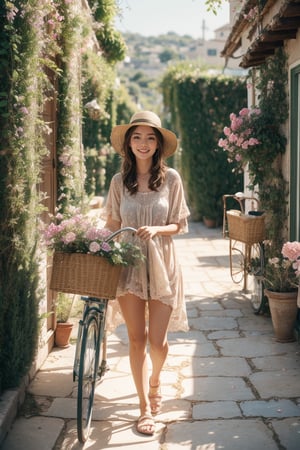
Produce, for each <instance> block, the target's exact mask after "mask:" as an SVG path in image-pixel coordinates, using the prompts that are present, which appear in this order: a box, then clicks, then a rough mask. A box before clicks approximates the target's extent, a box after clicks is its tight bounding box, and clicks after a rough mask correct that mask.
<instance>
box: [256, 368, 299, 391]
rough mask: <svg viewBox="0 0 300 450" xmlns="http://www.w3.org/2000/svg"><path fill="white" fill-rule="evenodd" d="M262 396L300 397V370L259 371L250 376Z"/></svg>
mask: <svg viewBox="0 0 300 450" xmlns="http://www.w3.org/2000/svg"><path fill="white" fill-rule="evenodd" d="M249 379H250V381H251V383H252V384H253V386H255V389H256V390H257V391H258V393H259V395H260V396H261V397H262V398H271V397H274V394H275V396H276V397H280V398H284V397H286V398H295V397H300V382H299V370H289V371H281V372H271V371H269V372H258V373H254V374H252V375H250V377H249Z"/></svg>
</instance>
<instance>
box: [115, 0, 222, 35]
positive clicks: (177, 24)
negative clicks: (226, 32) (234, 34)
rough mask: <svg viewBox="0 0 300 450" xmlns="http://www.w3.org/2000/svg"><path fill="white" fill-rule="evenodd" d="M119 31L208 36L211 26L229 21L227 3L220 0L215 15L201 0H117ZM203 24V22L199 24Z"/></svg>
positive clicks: (203, 0) (212, 30) (117, 24)
mask: <svg viewBox="0 0 300 450" xmlns="http://www.w3.org/2000/svg"><path fill="white" fill-rule="evenodd" d="M118 4H119V7H120V9H121V16H120V17H118V18H117V19H116V22H115V26H116V28H117V29H118V30H119V31H120V32H123V33H124V32H132V33H139V34H142V35H143V36H157V35H159V34H166V33H168V32H169V31H174V32H175V33H177V34H179V35H184V34H188V35H190V36H192V37H193V38H203V30H204V38H205V39H206V40H207V39H212V38H213V37H214V30H216V29H217V28H219V27H221V26H222V25H225V24H226V23H229V3H228V1H226V0H224V2H223V5H222V7H221V9H218V13H217V15H215V14H213V13H212V12H207V11H206V6H205V0H118ZM203 25H204V26H203Z"/></svg>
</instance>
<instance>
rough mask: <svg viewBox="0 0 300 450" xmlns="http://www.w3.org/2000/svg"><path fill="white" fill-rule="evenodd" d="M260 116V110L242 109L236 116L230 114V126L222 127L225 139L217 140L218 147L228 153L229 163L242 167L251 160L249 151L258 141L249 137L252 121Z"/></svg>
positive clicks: (251, 130)
mask: <svg viewBox="0 0 300 450" xmlns="http://www.w3.org/2000/svg"><path fill="white" fill-rule="evenodd" d="M259 114H260V109H258V108H254V109H249V108H243V109H241V111H240V112H239V114H238V116H237V115H236V114H234V113H231V114H230V116H229V117H230V126H229V127H224V130H223V131H224V134H225V136H226V138H225V139H223V138H221V139H219V142H218V145H219V147H221V148H223V149H224V150H225V151H226V152H227V153H228V160H229V161H230V162H233V161H237V162H238V163H241V165H243V164H244V163H245V162H248V161H249V159H250V158H251V149H252V147H253V146H255V145H258V144H259V143H260V141H259V140H258V139H257V138H256V137H254V136H251V134H252V132H253V127H252V124H251V122H252V120H253V118H254V117H256V116H258V115H259Z"/></svg>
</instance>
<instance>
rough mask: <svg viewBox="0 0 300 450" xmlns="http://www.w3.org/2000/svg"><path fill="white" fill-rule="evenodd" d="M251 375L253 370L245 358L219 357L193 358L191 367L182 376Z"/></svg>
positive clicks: (185, 369) (183, 371) (186, 368)
mask: <svg viewBox="0 0 300 450" xmlns="http://www.w3.org/2000/svg"><path fill="white" fill-rule="evenodd" d="M250 373H251V368H250V366H249V364H248V363H247V361H245V359H244V358H236V357H232V358H231V357H219V358H197V357H194V358H193V362H192V364H191V365H189V366H187V367H184V368H183V369H182V370H181V374H182V375H183V376H184V377H192V376H194V377H203V376H207V377H209V376H223V377H230V376H231V377H233V376H236V377H246V376H248V375H249V374H250Z"/></svg>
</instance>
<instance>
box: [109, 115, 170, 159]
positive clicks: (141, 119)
mask: <svg viewBox="0 0 300 450" xmlns="http://www.w3.org/2000/svg"><path fill="white" fill-rule="evenodd" d="M138 125H146V126H150V127H153V128H157V129H158V130H159V131H160V132H161V134H162V136H163V139H164V142H163V152H164V157H165V158H167V157H168V156H171V155H173V153H174V152H175V151H176V148H177V137H176V135H175V134H174V133H173V132H172V131H170V130H167V129H166V128H162V126H161V121H160V118H159V117H158V116H157V115H156V114H154V113H153V112H151V111H139V112H137V113H135V114H134V115H133V116H132V117H131V119H130V123H129V124H126V125H116V126H115V127H114V128H113V129H112V133H111V137H110V140H111V144H112V146H113V148H114V149H115V150H116V151H117V152H118V153H120V155H122V154H123V144H124V138H125V134H126V131H127V130H129V128H131V127H134V126H138Z"/></svg>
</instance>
